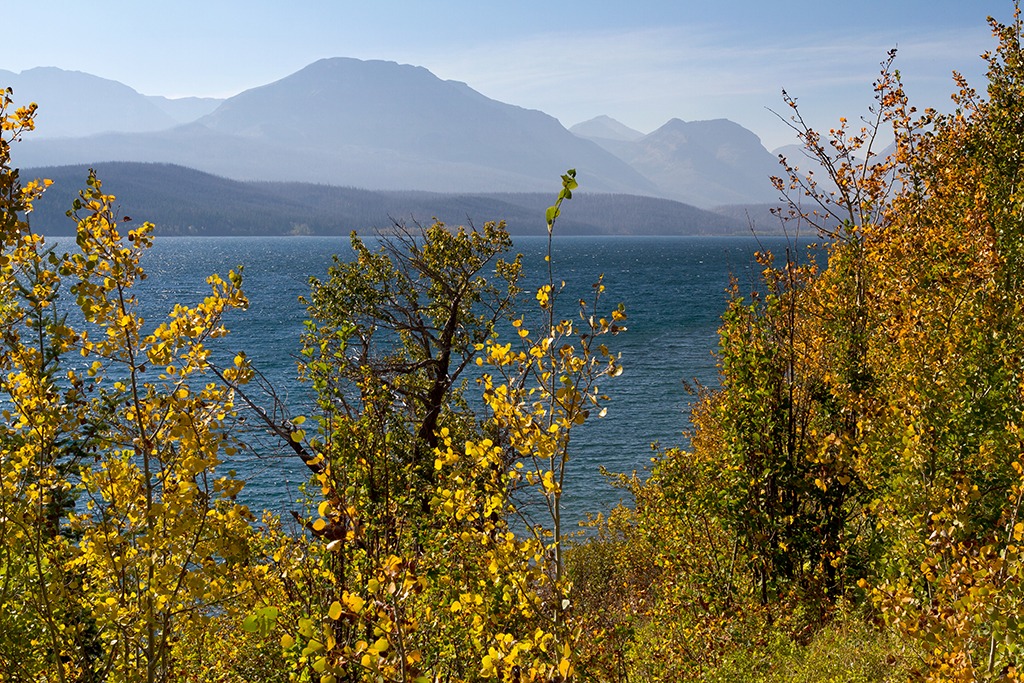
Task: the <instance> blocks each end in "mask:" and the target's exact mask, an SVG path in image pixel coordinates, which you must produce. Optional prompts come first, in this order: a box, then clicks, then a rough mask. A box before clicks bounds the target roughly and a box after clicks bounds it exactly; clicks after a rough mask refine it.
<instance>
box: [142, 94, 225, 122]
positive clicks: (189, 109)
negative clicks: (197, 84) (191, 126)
mask: <svg viewBox="0 0 1024 683" xmlns="http://www.w3.org/2000/svg"><path fill="white" fill-rule="evenodd" d="M146 99H147V100H149V101H150V102H152V103H153V104H155V105H156V106H158V107H160V109H161V110H163V112H164V113H165V114H167V115H168V116H170V117H171V118H172V119H174V120H175V121H176V122H177V123H191V122H192V121H195V120H196V119H198V118H200V117H202V116H206V115H207V114H209V113H210V112H212V111H213V110H214V109H216V108H217V107H219V106H220V105H221V103H223V102H224V100H223V98H217V97H175V98H169V97H163V96H161V95H146Z"/></svg>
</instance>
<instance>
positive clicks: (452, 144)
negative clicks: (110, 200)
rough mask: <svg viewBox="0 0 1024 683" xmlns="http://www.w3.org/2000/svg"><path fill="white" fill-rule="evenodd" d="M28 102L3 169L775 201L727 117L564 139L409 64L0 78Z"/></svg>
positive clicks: (610, 124) (767, 159)
mask: <svg viewBox="0 0 1024 683" xmlns="http://www.w3.org/2000/svg"><path fill="white" fill-rule="evenodd" d="M7 86H10V87H13V88H14V96H15V102H16V103H18V104H23V103H25V102H26V101H30V100H31V101H36V102H38V103H39V105H40V108H39V114H38V119H37V123H38V126H37V130H38V132H33V133H31V134H29V135H27V136H26V137H25V139H24V141H22V142H21V143H20V144H19V145H17V146H16V147H15V148H13V149H12V157H13V160H14V162H15V164H16V165H18V166H22V167H49V166H66V165H69V164H70V165H88V164H97V163H100V162H115V161H117V162H144V163H161V164H174V165H179V166H183V167H187V168H192V169H197V170H200V171H203V172H206V173H210V174H214V175H217V176H222V177H224V178H229V179H232V180H237V181H264V182H306V183H321V184H327V185H333V186H342V187H353V188H354V187H358V188H362V189H366V190H371V191H411V190H416V191H427V192H436V193H458V194H466V193H476V194H481V193H492V194H493V193H502V192H504V193H521V192H545V191H550V190H551V188H552V187H556V186H557V180H558V176H559V174H561V173H564V172H565V169H567V168H576V169H577V172H578V179H579V182H580V186H581V188H583V189H585V190H586V191H588V192H603V193H613V194H628V195H640V196H649V197H660V198H664V199H671V200H676V201H680V202H684V203H687V204H692V205H694V206H697V207H701V208H710V207H714V206H717V205H722V204H758V203H764V202H771V201H774V200H776V199H777V196H776V194H775V191H774V189H773V188H772V186H771V184H770V182H769V180H768V178H769V176H770V175H773V174H776V175H777V174H778V172H779V167H778V163H777V160H775V158H774V157H772V155H771V154H770V153H769V152H768V151H767V150H765V148H764V147H763V146H762V145H761V143H760V140H759V139H758V138H757V136H756V135H755V134H754V133H752V132H750V131H748V130H746V129H744V128H743V127H741V126H739V125H738V124H736V123H733V122H731V121H728V120H725V119H719V120H715V121H692V122H684V121H680V120H679V119H673V120H671V121H669V122H667V123H666V124H665V125H664V126H662V127H661V128H659V129H658V130H655V131H654V132H652V133H650V134H648V135H644V134H643V133H641V132H640V131H635V130H633V129H630V128H628V127H627V126H625V125H623V124H621V123H619V122H618V121H615V120H614V119H611V118H609V117H607V116H600V117H597V118H595V119H592V120H591V121H587V122H583V123H580V124H577V125H575V126H573V127H572V129H569V130H567V129H566V128H564V127H563V126H562V125H561V123H560V122H559V121H558V120H557V119H555V118H553V117H551V116H549V115H547V114H545V113H543V112H541V111H537V110H530V109H524V108H521V107H517V106H514V105H511V104H505V103H502V102H498V101H496V100H493V99H490V98H488V97H485V96H484V95H482V94H480V93H479V92H477V91H475V90H473V89H472V88H470V87H469V86H468V85H466V84H465V83H461V82H458V81H446V80H442V79H439V78H437V77H436V76H434V75H433V74H432V73H430V72H429V71H428V70H426V69H424V68H422V67H416V66H410V65H402V64H397V63H394V62H385V61H377V60H373V61H361V60H357V59H348V58H334V59H323V60H320V61H317V62H314V63H313V64H310V65H309V66H307V67H305V68H304V69H301V70H300V71H298V72H296V73H294V74H291V75H290V76H287V77H285V78H283V79H281V80H278V81H275V82H273V83H269V84H267V85H264V86H261V87H257V88H252V89H250V90H246V91H244V92H242V93H239V94H238V95H236V96H234V97H231V98H228V99H226V100H219V99H215V98H179V99H168V98H163V97H156V96H145V95H142V94H140V93H138V92H136V91H135V90H133V89H132V88H130V87H128V86H126V85H123V84H121V83H118V82H116V81H111V80H107V79H102V78H99V77H97V76H92V75H90V74H84V73H80V72H74V71H63V70H61V69H57V68H54V67H41V68H36V69H29V70H27V71H23V72H21V73H20V74H15V73H12V72H9V71H2V70H0V87H7Z"/></svg>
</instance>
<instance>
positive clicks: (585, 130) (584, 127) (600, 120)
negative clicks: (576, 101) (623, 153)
mask: <svg viewBox="0 0 1024 683" xmlns="http://www.w3.org/2000/svg"><path fill="white" fill-rule="evenodd" d="M569 132H570V133H572V134H573V135H578V136H579V137H581V138H601V139H602V140H626V141H629V142H632V141H634V140H639V139H640V138H642V137H643V136H644V134H643V133H641V132H640V131H638V130H633V129H632V128H630V127H629V126H627V125H625V124H623V123H619V122H618V121H616V120H615V119H613V118H612V117H610V116H605V115H604V114H602V115H601V116H595V117H594V118H592V119H590V120H589V121H584V122H582V123H577V124H576V125H575V126H572V127H570V128H569Z"/></svg>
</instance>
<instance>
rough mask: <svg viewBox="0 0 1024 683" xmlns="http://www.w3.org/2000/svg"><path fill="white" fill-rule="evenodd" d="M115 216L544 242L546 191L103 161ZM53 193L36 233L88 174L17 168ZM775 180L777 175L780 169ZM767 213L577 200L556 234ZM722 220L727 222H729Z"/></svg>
mask: <svg viewBox="0 0 1024 683" xmlns="http://www.w3.org/2000/svg"><path fill="white" fill-rule="evenodd" d="M94 166H95V168H96V171H97V174H98V175H99V177H100V178H102V179H103V186H104V188H105V189H106V191H108V192H110V193H111V194H113V195H114V196H116V197H117V198H118V209H119V211H120V212H121V214H122V215H127V216H130V217H136V216H137V217H138V218H140V219H142V218H144V219H145V220H147V221H150V222H151V223H153V224H155V225H156V232H155V234H158V235H209V236H213V235H218V236H228V235H237V236H245V235H348V234H349V233H350V232H352V231H353V230H357V231H359V232H366V231H368V230H369V231H372V230H374V229H378V230H387V229H389V228H390V227H391V218H394V219H395V220H399V221H405V222H408V223H412V221H413V220H415V221H418V222H420V223H424V224H428V223H430V222H431V221H432V219H433V218H437V219H438V220H440V221H441V222H443V223H445V224H448V225H465V224H466V223H467V221H469V220H473V221H479V222H481V224H482V223H483V222H485V221H488V220H504V221H505V223H506V225H507V226H508V230H509V233H510V234H512V235H541V234H545V229H544V211H545V209H547V206H548V204H550V203H551V199H550V197H549V196H548V195H547V194H545V193H539V192H538V193H523V192H519V193H490V194H441V193H436V192H412V191H391V192H388V191H378V190H361V189H357V188H352V187H334V186H330V185H317V184H313V183H283V182H274V183H271V182H241V181H236V180H229V179H227V178H221V177H219V176H214V175H211V174H209V173H203V172H201V171H196V170H193V169H189V168H185V167H183V166H176V165H173V164H146V163H134V162H104V163H100V164H95V165H94ZM22 172H23V175H24V176H25V177H32V178H37V177H39V178H47V179H50V180H53V185H52V186H51V187H50V188H49V189H48V190H47V192H46V194H45V195H44V196H43V197H42V198H40V200H39V201H38V202H37V203H36V206H35V210H34V211H33V213H32V218H31V222H32V228H33V229H34V230H36V231H37V232H40V233H41V234H44V235H70V234H74V231H75V224H74V222H72V221H70V220H68V218H67V217H66V216H65V215H64V214H65V212H66V211H67V207H68V206H70V205H71V202H72V201H74V199H75V197H77V196H78V195H77V193H78V189H79V188H80V187H81V186H82V183H83V182H85V179H86V178H87V177H88V175H89V166H86V165H81V166H56V167H47V168H30V169H23V171H22ZM779 172H780V173H781V172H782V169H781V167H780V169H779ZM769 209H770V205H761V204H754V205H750V206H749V207H744V206H738V205H731V206H729V207H727V210H726V213H716V212H714V211H707V210H704V209H698V208H697V207H695V206H690V205H688V204H683V203H681V202H677V201H673V200H671V199H661V198H657V197H643V196H639V195H624V194H595V193H589V194H588V193H582V194H578V195H576V197H575V200H574V203H573V211H572V215H567V216H566V217H565V219H564V223H563V224H560V225H559V230H560V232H561V233H562V234H565V235H749V234H750V221H748V220H747V216H748V215H749V216H750V218H752V219H753V220H754V224H755V227H756V228H757V231H758V232H759V233H761V234H775V233H776V232H778V231H779V229H780V225H781V224H780V222H779V220H778V219H777V218H775V217H774V216H772V214H771V213H770V211H769ZM727 214H728V215H727Z"/></svg>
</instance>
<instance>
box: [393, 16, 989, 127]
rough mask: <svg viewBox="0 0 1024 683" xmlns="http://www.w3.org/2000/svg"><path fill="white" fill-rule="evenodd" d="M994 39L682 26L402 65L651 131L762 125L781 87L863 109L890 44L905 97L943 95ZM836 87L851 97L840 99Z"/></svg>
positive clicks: (496, 94)
mask: <svg viewBox="0 0 1024 683" xmlns="http://www.w3.org/2000/svg"><path fill="white" fill-rule="evenodd" d="M990 43H991V38H990V36H989V34H988V32H987V31H984V30H966V31H944V32H932V33H928V34H920V33H918V34H908V35H902V36H901V35H898V34H896V33H895V32H891V31H890V32H877V33H871V34H848V35H843V34H833V35H830V36H821V37H818V38H817V39H816V40H814V41H807V40H797V39H795V38H794V37H793V36H776V37H775V38H774V39H772V40H770V41H769V40H767V39H765V38H764V37H763V36H753V35H751V34H748V33H739V32H736V31H731V30H727V29H726V30H723V29H721V28H719V27H715V26H687V27H662V28H656V29H646V30H630V31H592V32H587V33H579V32H575V33H548V34H543V35H535V36H532V37H530V38H527V39H523V40H510V41H499V42H491V43H488V44H487V45H481V46H473V47H468V48H465V49H461V50H460V49H457V48H456V49H454V50H452V49H450V46H449V47H448V48H446V50H445V51H444V52H437V53H434V54H429V53H424V52H422V51H419V52H417V53H415V54H413V53H409V54H407V55H403V58H406V59H408V60H409V61H415V60H419V63H420V64H423V65H424V66H427V68H429V69H430V70H431V71H433V72H434V73H435V74H437V75H438V76H440V77H441V78H452V79H456V80H461V81H465V82H467V83H468V84H469V85H470V86H471V87H473V88H475V89H477V90H479V91H481V92H483V93H484V94H485V95H488V96H489V97H493V98H495V99H499V100H502V101H505V102H513V103H516V104H519V105H521V106H525V107H530V108H536V109H542V110H544V111H546V112H548V113H551V114H552V115H554V116H557V117H558V118H560V119H561V120H562V122H563V123H565V124H566V125H571V124H573V123H576V122H577V121H580V120H584V119H587V118H590V117H592V116H596V115H598V114H605V113H607V114H609V115H612V116H615V117H616V118H619V117H620V116H621V117H623V118H622V119H621V120H623V122H624V123H626V124H627V125H632V126H634V127H636V128H638V129H639V130H643V131H645V132H647V131H649V130H651V129H653V128H655V127H657V126H660V125H661V124H662V123H664V122H665V121H666V120H667V119H668V118H672V117H679V118H704V117H707V118H713V117H727V118H732V119H733V120H737V121H739V122H741V123H743V120H742V119H743V118H744V116H746V118H747V120H762V119H764V115H763V114H762V113H760V112H759V113H757V114H753V113H751V109H752V108H756V109H762V108H763V107H764V106H765V105H766V104H768V105H771V104H774V103H776V102H778V96H779V92H780V90H781V89H782V88H784V87H785V88H787V89H788V90H789V91H790V92H791V93H793V94H797V95H799V96H800V97H801V98H802V101H810V100H812V99H814V98H815V97H816V95H817V94H819V92H820V94H821V95H825V94H826V92H827V96H828V98H829V100H830V102H831V104H832V105H833V107H832V108H834V109H835V110H836V111H837V112H839V113H838V114H837V116H838V115H845V114H848V113H849V111H850V110H851V108H854V109H856V110H857V111H860V110H862V109H863V107H864V105H865V104H866V102H865V97H866V98H868V99H870V95H871V90H870V88H871V83H872V82H873V80H874V79H875V78H876V77H877V76H878V67H879V62H880V61H881V60H883V59H885V57H886V54H887V53H888V51H889V50H890V49H891V48H892V47H894V46H898V48H899V54H898V61H897V65H898V66H899V68H900V69H901V71H902V72H903V73H904V74H905V77H906V78H905V80H906V81H907V83H908V84H909V87H910V88H911V90H915V89H916V90H918V91H925V92H921V94H922V95H928V96H931V95H932V94H933V93H932V92H931V91H932V90H933V89H934V88H935V87H941V91H936V92H937V93H939V97H940V98H945V97H946V95H948V91H949V89H950V88H951V87H952V82H951V79H950V74H951V72H952V70H953V69H959V70H962V71H965V72H967V73H968V74H972V73H975V74H977V73H980V71H981V61H980V60H979V59H978V55H979V54H980V53H981V52H982V51H983V50H984V49H985V48H986V47H988V46H989V44H990ZM843 91H849V92H848V94H847V95H846V96H842V92H843ZM927 99H932V98H931V97H928V98H927ZM928 104H929V105H933V106H934V104H935V103H934V102H933V101H929V102H928ZM736 107H740V108H741V110H740V111H737V109H736ZM744 112H746V113H744Z"/></svg>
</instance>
